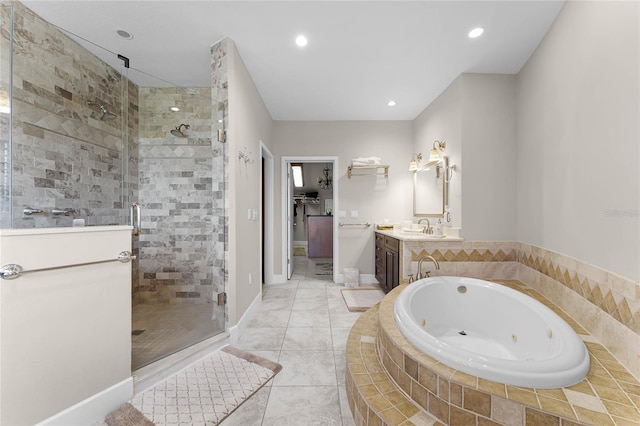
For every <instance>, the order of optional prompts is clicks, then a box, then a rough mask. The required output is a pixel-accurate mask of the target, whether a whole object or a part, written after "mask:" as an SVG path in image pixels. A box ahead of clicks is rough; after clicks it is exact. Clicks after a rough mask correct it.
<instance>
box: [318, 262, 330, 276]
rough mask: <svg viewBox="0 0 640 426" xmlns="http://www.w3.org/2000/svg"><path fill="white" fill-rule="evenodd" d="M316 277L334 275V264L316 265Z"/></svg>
mask: <svg viewBox="0 0 640 426" xmlns="http://www.w3.org/2000/svg"><path fill="white" fill-rule="evenodd" d="M314 273H315V274H316V275H333V263H316V268H315V270H314Z"/></svg>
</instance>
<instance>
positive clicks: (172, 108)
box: [169, 106, 180, 112]
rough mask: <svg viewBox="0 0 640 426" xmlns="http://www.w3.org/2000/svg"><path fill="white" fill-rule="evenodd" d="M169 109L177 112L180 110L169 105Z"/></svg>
mask: <svg viewBox="0 0 640 426" xmlns="http://www.w3.org/2000/svg"><path fill="white" fill-rule="evenodd" d="M169 109H170V110H171V111H173V112H178V111H180V108H178V107H177V106H172V107H169Z"/></svg>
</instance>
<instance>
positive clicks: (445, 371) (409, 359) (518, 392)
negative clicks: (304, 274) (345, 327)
mask: <svg viewBox="0 0 640 426" xmlns="http://www.w3.org/2000/svg"><path fill="white" fill-rule="evenodd" d="M500 284H503V285H506V286H509V287H511V288H515V289H517V290H519V291H522V292H524V293H527V294H529V295H531V296H532V297H534V298H536V299H538V300H539V301H541V302H542V303H544V304H545V305H547V306H549V307H550V308H551V309H553V310H554V311H556V312H557V313H558V314H559V315H560V316H561V317H563V318H565V319H567V320H568V322H570V323H574V324H575V321H572V319H571V317H569V316H568V315H567V314H566V313H564V312H563V311H561V310H560V309H559V308H558V307H557V306H555V305H554V304H553V303H552V302H551V301H550V300H549V299H547V298H546V297H544V296H542V295H541V294H540V293H537V292H536V291H534V290H532V289H531V288H529V287H527V286H526V285H524V284H523V283H521V282H519V281H517V280H505V281H502V282H500ZM400 291H402V288H399V289H396V290H393V291H392V292H391V293H389V294H388V295H387V296H386V297H385V299H383V301H382V303H381V304H380V305H379V306H378V307H376V309H370V310H369V311H367V312H366V313H365V314H364V315H363V317H362V318H361V320H359V321H358V323H356V325H354V330H352V333H351V334H350V336H349V339H350V340H351V342H352V344H354V343H357V342H358V341H357V340H355V339H362V335H355V336H354V334H357V333H359V332H361V331H362V330H363V329H364V328H365V326H364V325H362V324H363V323H365V324H371V323H372V322H375V321H376V318H375V312H373V313H372V312H371V311H372V310H374V311H377V323H378V327H379V330H378V333H377V349H378V353H379V354H380V359H379V362H381V367H384V368H385V369H386V370H387V373H388V374H387V378H388V379H387V380H386V381H385V380H384V374H379V376H378V378H377V380H381V381H382V383H384V385H383V386H379V385H378V383H376V384H375V385H376V389H377V390H378V391H381V392H383V394H386V393H389V394H394V395H397V394H398V393H397V392H395V393H394V391H393V389H394V388H400V389H404V390H405V392H403V393H400V395H401V396H402V395H405V396H404V397H405V398H406V397H407V396H410V397H415V398H412V399H413V404H414V406H415V407H418V408H420V409H421V410H424V411H427V412H429V413H430V414H431V415H433V416H435V417H436V418H438V419H439V420H440V421H442V422H444V423H447V424H469V423H468V422H471V424H478V425H479V424H505V425H539V424H558V425H563V426H564V425H572V424H598V425H599V424H620V425H622V424H629V422H633V421H635V420H637V419H636V418H633V416H635V415H637V413H638V407H636V406H635V404H634V401H637V399H640V396H638V397H637V399H634V397H635V394H634V392H636V393H638V394H639V395H640V383H638V382H637V381H636V380H635V379H633V376H631V375H630V374H629V373H628V371H627V370H626V369H625V368H624V367H623V366H622V365H620V364H619V363H618V362H617V361H616V359H615V357H613V356H612V354H611V353H610V352H609V351H608V350H607V349H606V348H605V347H604V346H602V345H601V344H600V343H598V341H597V339H595V338H594V337H593V336H590V335H589V334H588V332H587V331H586V330H584V329H582V328H581V327H580V326H578V325H577V324H576V327H578V328H579V329H580V330H579V331H580V332H581V333H583V335H584V336H586V337H588V338H587V339H585V340H586V346H587V347H588V349H589V351H590V353H591V359H592V370H591V371H590V372H589V375H588V376H587V379H585V380H583V381H582V382H580V383H578V384H576V385H574V386H571V387H569V388H563V389H532V388H522V387H515V386H505V385H502V384H499V383H494V382H491V381H488V380H484V379H479V378H476V377H474V376H470V375H468V374H465V373H462V372H460V371H456V370H454V369H451V368H450V367H447V366H444V365H443V364H441V363H438V362H437V361H435V360H433V358H431V357H429V356H426V355H424V354H421V353H420V352H418V351H417V349H415V348H414V347H413V346H412V345H411V344H410V343H409V342H408V341H407V340H406V339H405V338H404V336H402V334H401V333H398V332H397V327H395V320H394V319H393V313H392V306H393V301H394V300H395V298H396V297H397V295H398V294H399V292H400ZM369 337H370V336H369ZM347 346H349V343H348V344H347ZM397 350H400V352H401V353H402V354H403V356H398V355H397ZM370 353H371V350H370V348H367V357H370V355H369V354H370ZM392 354H396V355H392ZM353 355H355V353H349V352H348V353H347V358H348V359H347V364H348V367H347V383H350V384H351V386H349V387H348V388H347V389H348V392H358V382H363V383H365V384H371V381H372V380H371V378H370V377H369V378H368V381H367V380H363V379H362V377H356V376H362V375H361V374H356V373H355V371H362V370H361V367H360V366H359V364H362V362H361V363H354V362H352V360H351V358H352V356H353ZM360 355H362V354H360ZM414 361H415V362H416V363H417V364H418V365H417V380H416V379H415V378H414V376H413V374H414V372H415V365H414ZM423 362H425V363H424V364H423ZM349 365H353V371H351V370H349ZM365 365H366V364H365ZM365 371H367V370H366V368H365ZM614 374H615V375H618V376H619V377H621V378H625V379H629V380H630V381H629V382H625V381H623V380H620V379H616V377H615V375H614ZM351 375H353V376H354V379H353V380H352V379H351V377H350V376H351ZM614 387H615V389H614ZM367 389H370V388H367ZM603 389H604V390H603ZM492 390H495V393H492ZM596 390H601V392H602V394H603V395H607V396H608V398H613V399H614V400H605V399H604V397H603V396H600V395H599V394H596V392H595V391H596ZM425 396H426V398H425ZM621 396H623V397H624V398H621ZM360 398H361V399H362V400H361V401H359V403H360V404H364V405H367V404H368V403H367V402H366V401H365V400H366V399H367V398H363V397H362V396H360ZM374 398H375V396H374ZM601 398H602V399H601ZM356 399H357V398H356ZM386 400H387V401H389V402H391V403H392V404H394V407H395V408H396V409H397V408H398V404H397V402H398V400H397V399H395V398H394V399H393V401H391V400H389V399H386ZM376 401H378V402H377V404H379V403H380V400H379V399H378V400H376ZM385 406H386V405H385ZM365 411H366V412H367V415H372V413H373V414H375V413H376V410H375V409H373V410H371V408H370V406H369V405H367V407H366V409H365ZM625 416H626V417H628V418H629V419H628V420H627V419H626V418H625ZM355 417H356V418H358V414H357V413H356V415H355Z"/></svg>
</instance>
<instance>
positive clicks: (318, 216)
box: [282, 157, 338, 281]
mask: <svg viewBox="0 0 640 426" xmlns="http://www.w3.org/2000/svg"><path fill="white" fill-rule="evenodd" d="M337 163H338V158H337V157H283V158H282V200H283V203H282V212H283V214H282V230H283V232H282V241H283V271H284V274H285V277H286V278H287V279H291V278H292V277H294V278H295V277H296V272H295V270H296V264H297V265H298V266H299V268H298V269H300V270H305V271H307V275H306V277H310V278H315V279H321V280H326V279H330V280H332V281H335V279H336V277H337V272H336V271H337V268H338V264H337V263H338V262H337V259H338V241H337V235H338V233H337V230H338V223H337V221H336V220H335V217H334V216H333V212H334V211H336V210H337V208H338V200H337V194H338V182H337V181H336V180H335V179H333V175H334V172H335V170H336V169H337ZM294 169H298V170H295V173H294ZM298 174H299V175H300V176H302V182H298V186H296V182H294V175H298ZM302 263H304V265H303V264H302ZM302 266H304V267H302ZM300 278H303V277H302V276H300Z"/></svg>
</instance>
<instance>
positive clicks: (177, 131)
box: [171, 124, 190, 138]
mask: <svg viewBox="0 0 640 426" xmlns="http://www.w3.org/2000/svg"><path fill="white" fill-rule="evenodd" d="M183 127H184V128H185V129H189V127H190V126H189V125H188V124H181V125H179V126H176V128H175V129H173V130H171V134H172V135H173V136H177V137H179V138H186V137H187V134H186V133H184V132H183V131H182V130H181V129H182V128H183Z"/></svg>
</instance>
